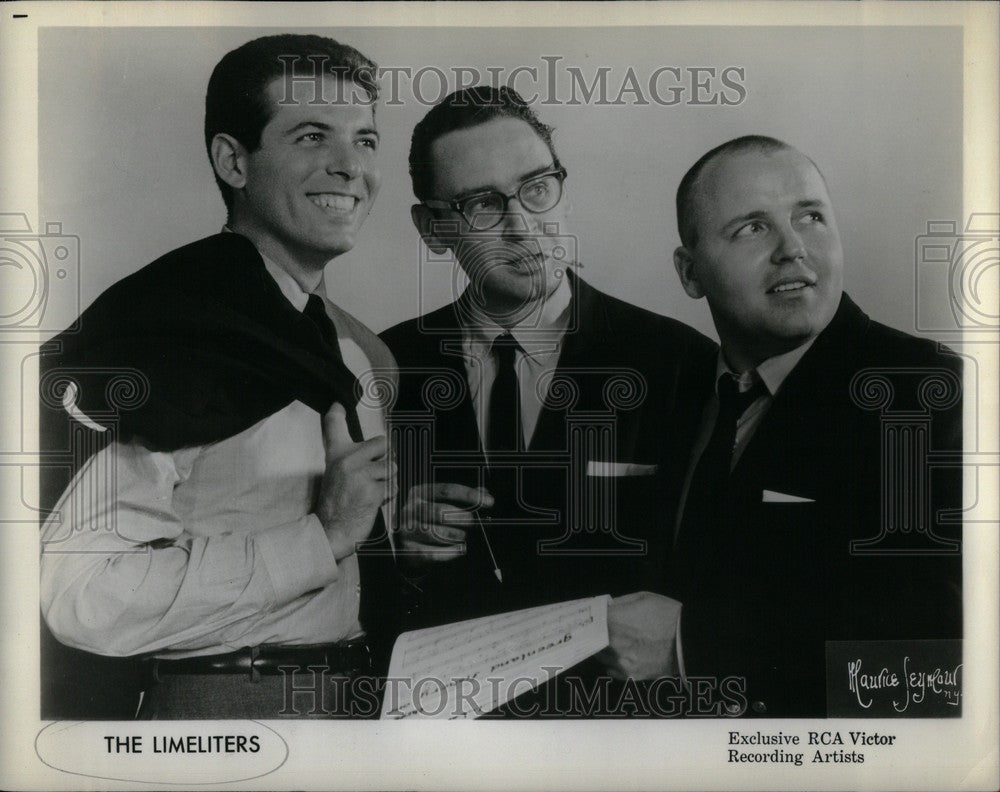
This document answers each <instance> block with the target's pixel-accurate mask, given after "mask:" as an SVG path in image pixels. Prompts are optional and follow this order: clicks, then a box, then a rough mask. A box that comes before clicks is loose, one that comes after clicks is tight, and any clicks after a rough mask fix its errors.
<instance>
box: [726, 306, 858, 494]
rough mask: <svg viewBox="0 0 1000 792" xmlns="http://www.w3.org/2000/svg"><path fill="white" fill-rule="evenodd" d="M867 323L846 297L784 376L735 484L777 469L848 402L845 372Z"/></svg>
mask: <svg viewBox="0 0 1000 792" xmlns="http://www.w3.org/2000/svg"><path fill="white" fill-rule="evenodd" d="M869 322H870V320H869V318H868V316H867V315H866V314H864V312H862V311H861V309H860V308H858V306H857V305H855V304H854V302H853V301H852V300H851V299H850V297H848V296H847V295H846V294H845V295H843V297H842V298H841V303H840V307H839V308H838V309H837V313H836V314H835V315H834V318H833V320H831V322H830V324H829V325H828V326H827V328H826V329H825V330H824V331H823V332H822V333H821V334H820V336H819V338H817V339H816V342H815V343H814V344H813V346H812V347H811V348H810V349H809V351H808V352H806V354H805V355H804V356H803V358H802V360H801V361H799V365H798V366H796V367H795V369H794V370H793V371H792V372H791V374H789V375H788V378H787V379H786V380H785V382H784V383H783V384H782V386H781V389H780V390H779V391H778V394H777V396H775V398H774V401H773V402H772V404H771V406H770V408H769V409H768V411H767V415H765V416H764V420H763V421H762V422H761V424H760V425H759V426H758V427H757V430H756V432H755V433H754V435H753V437H752V438H751V439H750V442H749V443H748V444H747V447H746V449H745V451H744V452H743V455H742V456H741V457H740V459H739V462H737V464H736V467H735V468H734V469H733V476H732V480H733V481H734V482H736V481H741V480H745V479H746V478H747V477H748V476H750V477H752V476H751V474H752V472H753V471H758V472H760V471H767V470H770V469H773V468H774V467H775V460H776V459H779V460H780V459H786V458H787V457H788V447H789V444H790V443H791V442H793V441H794V439H795V438H799V437H805V436H807V435H810V434H815V433H821V432H822V431H823V428H824V425H825V424H826V423H827V422H828V421H829V420H830V418H831V417H832V415H831V413H832V411H833V410H834V409H836V406H837V405H839V404H842V403H843V402H844V400H845V399H846V398H847V394H846V393H843V390H844V388H846V386H847V381H848V380H847V377H846V376H845V372H847V371H849V370H850V369H851V368H852V363H851V361H852V360H853V358H854V352H855V350H857V349H859V348H860V347H861V344H862V343H863V342H862V340H861V337H862V336H863V335H864V332H865V329H866V327H867V325H868V323H869Z"/></svg>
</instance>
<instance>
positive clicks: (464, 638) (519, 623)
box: [403, 606, 594, 677]
mask: <svg viewBox="0 0 1000 792" xmlns="http://www.w3.org/2000/svg"><path fill="white" fill-rule="evenodd" d="M514 616H516V615H511V614H504V615H503V617H497V618H495V619H490V620H489V621H487V622H485V623H484V624H481V625H477V627H476V628H474V629H473V630H472V631H471V632H470V631H469V630H468V628H462V629H457V630H453V631H451V632H450V633H448V634H444V635H436V636H435V635H432V636H428V637H427V639H425V640H423V641H421V642H420V643H416V644H412V645H410V646H408V647H407V649H406V651H405V652H404V654H403V664H404V665H405V666H406V667H407V668H410V669H412V673H413V674H414V675H421V674H426V673H430V672H431V671H437V672H440V671H441V669H442V667H448V668H451V667H453V666H457V667H460V668H465V667H468V666H475V667H476V669H477V671H476V673H473V674H472V676H473V677H474V676H476V674H477V673H478V672H479V670H481V669H483V668H486V669H488V670H489V671H494V670H497V669H499V668H503V667H504V666H508V665H510V664H511V663H512V662H513V661H514V660H515V659H517V658H520V659H524V658H526V657H529V656H531V655H534V654H537V653H538V651H540V650H543V649H545V648H550V647H551V646H554V645H555V644H554V643H553V642H552V636H553V635H554V634H560V633H561V637H560V638H559V640H558V643H564V642H566V641H569V640H572V634H573V631H574V630H577V629H579V628H581V627H583V626H585V625H588V624H592V623H593V622H594V614H593V611H592V609H591V608H590V607H589V606H587V607H584V608H580V609H573V610H572V611H569V612H567V611H566V610H563V611H557V612H555V613H552V612H548V611H545V612H542V613H540V614H538V615H537V616H534V617H532V618H530V619H529V620H527V621H524V620H523V619H524V617H523V616H522V617H521V618H515V617H514ZM459 624H460V625H461V624H462V623H459ZM456 626H458V625H456ZM539 642H541V644H542V645H541V646H539Z"/></svg>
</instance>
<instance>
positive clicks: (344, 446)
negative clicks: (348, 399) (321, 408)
mask: <svg viewBox="0 0 1000 792" xmlns="http://www.w3.org/2000/svg"><path fill="white" fill-rule="evenodd" d="M323 447H324V448H325V449H326V458H327V460H331V459H339V458H342V457H351V459H352V460H354V461H356V462H358V463H362V462H370V461H372V460H375V459H381V458H382V457H384V456H385V455H386V454H387V453H388V451H389V441H388V439H387V438H386V436H385V435H378V436H376V437H372V438H370V439H368V440H362V441H361V442H360V443H355V442H354V441H353V440H352V439H351V431H350V429H349V428H348V426H347V410H346V409H344V405H342V404H341V403H340V402H334V403H333V404H332V405H330V409H329V410H327V411H326V414H325V415H324V416H323Z"/></svg>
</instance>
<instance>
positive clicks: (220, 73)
mask: <svg viewBox="0 0 1000 792" xmlns="http://www.w3.org/2000/svg"><path fill="white" fill-rule="evenodd" d="M289 65H291V67H292V71H291V74H290V75H289V76H294V77H306V78H308V77H313V76H316V75H318V74H321V73H328V74H333V75H335V76H336V77H339V78H340V79H342V80H350V81H351V82H354V83H356V84H357V85H359V86H360V87H361V88H363V89H364V91H365V93H367V94H368V98H369V99H370V100H371V101H372V102H373V103H374V101H375V100H376V99H377V98H378V85H377V84H376V82H375V80H376V70H377V66H376V65H375V63H373V62H372V61H370V60H369V59H368V58H366V57H365V56H364V55H362V54H361V53H360V52H358V51H357V50H356V49H354V47H350V46H348V45H347V44H341V43H340V42H338V41H334V40H333V39H331V38H325V37H323V36H313V35H300V34H294V33H282V34H280V35H277V36H264V37H263V38H258V39H254V40H253V41H248V42H247V43H246V44H244V45H242V46H240V47H237V48H236V49H234V50H233V51H232V52H228V53H226V55H225V56H224V57H223V58H222V60H220V61H219V62H218V63H217V64H216V66H215V69H214V70H213V71H212V76H211V78H210V79H209V81H208V91H207V93H206V94H205V148H206V149H207V150H208V158H209V162H211V159H212V139H213V138H214V137H215V136H216V135H217V134H219V133H220V132H222V133H225V134H227V135H232V136H233V137H234V138H236V139H237V140H238V141H239V142H240V143H242V144H243V145H244V146H245V147H246V148H247V150H248V151H255V150H256V149H257V148H258V147H259V146H260V135H261V132H263V130H264V127H265V126H267V122H268V121H270V120H271V116H272V115H273V113H274V107H273V103H272V102H271V101H270V99H269V98H268V96H267V94H266V90H267V86H268V85H269V84H270V83H271V82H272V81H273V80H275V79H277V78H278V77H283V76H286V74H287V69H288V66H289ZM213 172H214V165H213ZM215 182H216V184H218V185H219V189H220V190H221V191H222V199H223V200H224V201H225V202H226V209H228V210H230V211H231V210H232V205H233V196H232V190H231V188H230V187H229V185H228V184H226V183H225V182H224V181H222V179H220V178H219V176H218V174H216V176H215Z"/></svg>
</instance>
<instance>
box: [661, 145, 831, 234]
mask: <svg viewBox="0 0 1000 792" xmlns="http://www.w3.org/2000/svg"><path fill="white" fill-rule="evenodd" d="M787 150H794V149H793V148H792V147H791V146H789V145H788V144H787V143H785V142H784V141H782V140H778V139H777V138H773V137H767V136H766V135H744V136H743V137H738V138H734V139H733V140H730V141H727V142H726V143H723V144H722V145H721V146H716V147H715V148H714V149H712V150H711V151H709V152H708V153H707V154H705V155H704V156H702V158H701V159H699V160H698V161H697V162H696V163H695V164H694V165H692V166H691V168H690V169H689V170H688V172H687V173H685V174H684V178H683V179H681V183H680V186H679V187H678V188H677V230H678V231H679V232H680V236H681V244H682V245H684V247H687V248H693V247H694V246H695V245H697V244H698V227H697V223H696V218H695V214H696V212H695V206H694V198H695V187H696V186H697V182H698V178H699V177H700V176H701V174H702V171H704V170H705V168H706V167H707V166H708V164H709V163H710V162H712V160H715V159H718V158H719V157H722V156H724V155H726V154H740V153H742V152H744V151H763V152H769V151H787ZM810 161H811V160H810ZM817 170H819V169H818V168H817Z"/></svg>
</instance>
